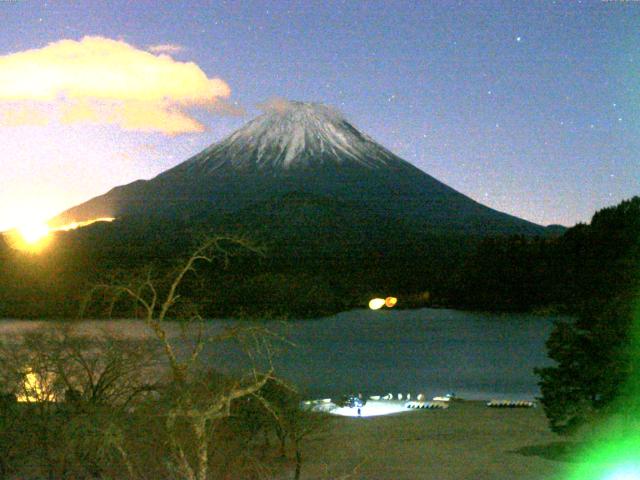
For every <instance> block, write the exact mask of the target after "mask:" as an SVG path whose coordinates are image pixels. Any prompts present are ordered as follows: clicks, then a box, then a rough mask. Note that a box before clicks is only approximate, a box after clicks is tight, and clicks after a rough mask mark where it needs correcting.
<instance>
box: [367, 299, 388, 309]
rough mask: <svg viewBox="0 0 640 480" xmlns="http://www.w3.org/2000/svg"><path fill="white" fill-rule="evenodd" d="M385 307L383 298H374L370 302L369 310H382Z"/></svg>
mask: <svg viewBox="0 0 640 480" xmlns="http://www.w3.org/2000/svg"><path fill="white" fill-rule="evenodd" d="M384 305H385V301H384V299H383V298H374V299H372V300H371V301H370V302H369V308H370V309H371V310H380V309H381V308H382V307H384Z"/></svg>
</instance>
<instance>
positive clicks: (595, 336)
mask: <svg viewBox="0 0 640 480" xmlns="http://www.w3.org/2000/svg"><path fill="white" fill-rule="evenodd" d="M639 247H640V198H638V197H635V198H634V199H632V200H630V201H626V202H622V203H621V204H620V205H618V206H617V207H613V208H607V209H604V210H601V211H599V212H598V213H596V215H594V217H593V220H592V222H591V225H589V226H579V227H576V228H575V229H572V230H570V231H569V232H567V234H566V235H565V236H564V237H563V238H562V240H561V243H560V249H561V251H563V252H565V253H570V252H573V253H574V255H573V257H572V258H571V260H570V261H569V262H568V263H567V264H568V265H570V266H571V267H572V268H571V269H570V274H571V275H572V277H573V279H574V282H573V283H570V284H567V286H566V288H567V290H568V291H571V292H572V300H573V301H575V302H579V304H578V306H577V310H578V315H577V320H575V321H572V322H568V321H565V322H559V323H557V324H556V326H555V328H554V330H553V332H552V334H551V336H550V338H549V340H548V342H547V349H548V352H549V357H550V358H552V359H553V360H555V361H556V362H557V366H554V367H549V368H541V369H537V370H536V373H537V374H538V375H539V376H540V378H541V381H540V387H541V391H542V399H541V401H542V404H543V406H544V408H545V413H546V414H547V417H548V418H549V422H550V425H551V428H552V429H553V430H554V431H557V432H560V433H571V432H574V431H575V429H576V428H577V427H579V426H580V425H583V424H585V423H587V422H589V421H591V420H593V419H594V418H595V417H597V416H599V415H601V414H603V413H606V412H607V411H608V407H610V406H611V405H612V402H613V401H614V400H615V399H617V398H618V397H619V396H620V395H621V393H622V390H621V389H622V388H623V387H624V385H625V382H626V381H627V380H628V379H629V375H630V373H631V372H633V371H634V370H637V361H638V360H637V359H636V358H635V357H634V353H635V354H636V355H637V350H632V343H631V342H632V340H633V336H632V327H633V325H634V309H635V308H636V307H637V305H638V299H639V298H638V287H639V285H640V282H639V281H638V279H639V268H638V266H639V265H640V248H639Z"/></svg>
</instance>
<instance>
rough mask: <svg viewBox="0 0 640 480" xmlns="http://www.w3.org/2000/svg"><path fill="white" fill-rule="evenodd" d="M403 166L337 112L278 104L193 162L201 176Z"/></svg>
mask: <svg viewBox="0 0 640 480" xmlns="http://www.w3.org/2000/svg"><path fill="white" fill-rule="evenodd" d="M398 161H399V162H402V163H404V161H402V160H400V159H399V158H398V157H396V156H395V155H394V154H393V153H391V152H389V151H388V150H386V149H385V148H383V147H382V146H380V145H378V144H377V143H376V142H374V141H373V140H372V139H371V138H369V137H368V136H367V135H364V134H363V133H361V132H359V131H358V130H357V129H356V128H355V127H354V126H353V125H351V124H350V123H349V122H348V121H347V120H346V119H345V118H344V117H343V116H342V115H341V114H340V113H339V112H338V111H337V110H335V109H333V108H330V107H327V106H325V105H322V104H318V103H305V102H294V101H285V100H279V101H277V102H272V103H270V104H269V105H268V106H267V107H266V108H265V112H264V113H263V114H262V115H260V116H259V117H257V118H255V119H254V120H252V121H250V122H249V123H247V125H245V126H244V127H243V128H241V129H240V130H238V131H236V132H235V133H233V134H231V135H230V136H229V137H227V138H225V139H224V140H222V141H220V142H218V143H216V144H214V145H212V146H210V147H209V148H207V149H206V150H204V151H203V152H201V153H200V154H198V155H196V156H195V157H193V158H191V159H190V160H189V161H188V162H187V163H186V165H185V167H187V168H189V169H192V168H195V169H197V170H199V171H213V170H217V169H218V168H220V167H221V166H223V165H226V166H232V167H236V168H258V169H284V170H288V169H291V168H307V167H314V166H318V165H321V164H336V165H342V164H345V163H349V164H356V165H359V166H363V167H367V168H373V169H377V168H383V167H385V166H389V165H390V164H392V163H397V162H398Z"/></svg>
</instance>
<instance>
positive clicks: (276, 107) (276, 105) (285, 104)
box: [256, 97, 291, 113]
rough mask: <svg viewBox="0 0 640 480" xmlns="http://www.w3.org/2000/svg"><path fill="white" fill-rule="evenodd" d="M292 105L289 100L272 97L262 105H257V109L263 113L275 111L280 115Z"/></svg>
mask: <svg viewBox="0 0 640 480" xmlns="http://www.w3.org/2000/svg"><path fill="white" fill-rule="evenodd" d="M290 105H291V101H289V100H287V99H286V98H282V97H271V98H269V99H268V100H266V101H264V102H262V103H258V104H256V107H258V108H259V109H260V110H262V111H263V112H274V111H275V112H278V113H283V112H285V111H286V110H287V109H288V108H289V106H290Z"/></svg>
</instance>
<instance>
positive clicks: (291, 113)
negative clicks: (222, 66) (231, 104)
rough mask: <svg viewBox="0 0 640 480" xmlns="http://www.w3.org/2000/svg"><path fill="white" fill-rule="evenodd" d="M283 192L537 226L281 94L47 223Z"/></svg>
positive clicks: (440, 221)
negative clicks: (233, 125) (204, 141)
mask: <svg viewBox="0 0 640 480" xmlns="http://www.w3.org/2000/svg"><path fill="white" fill-rule="evenodd" d="M290 194H296V195H298V194H300V195H310V196H313V198H318V197H323V198H326V199H329V200H331V201H336V202H339V205H342V206H343V208H347V209H353V210H358V211H366V212H369V213H371V214H373V215H380V216H384V217H387V218H391V219H398V220H399V221H402V222H404V223H406V224H412V225H414V226H417V227H419V228H420V229H422V230H424V231H426V232H429V233H438V232H448V233H464V234H474V235H487V234H495V233H500V234H540V233H542V232H543V231H544V228H543V227H541V226H539V225H536V224H533V223H530V222H528V221H525V220H523V219H520V218H517V217H514V216H511V215H508V214H505V213H502V212H498V211H496V210H493V209H491V208H489V207H486V206H484V205H482V204H480V203H478V202H476V201H474V200H472V199H471V198H469V197H467V196H465V195H463V194H462V193H460V192H458V191H456V190H454V189H452V188H451V187H448V186H447V185H445V184H444V183H442V182H439V181H438V180H436V179H435V178H433V177H431V176H430V175H428V174H427V173H425V172H423V171H422V170H420V169H418V168H416V167H414V166H413V165H412V164H410V163H409V162H407V161H405V160H403V159H401V158H399V157H398V156H397V155H395V154H393V153H392V152H391V151H389V150H387V149H386V148H384V147H383V146H381V145H379V144H378V143H376V142H375V141H374V140H373V139H372V138H370V137H369V136H367V135H366V134H364V133H362V132H360V131H359V130H358V129H357V128H356V127H354V126H353V125H352V124H351V123H349V121H348V120H347V119H345V118H344V116H342V115H341V114H340V113H339V112H338V111H337V110H335V109H333V108H331V107H328V106H325V105H322V104H317V103H305V102H295V101H284V100H283V101H278V102H276V103H275V104H273V105H271V106H270V108H268V109H267V111H265V113H263V114H262V115H260V116H258V117H256V118H255V119H253V120H251V121H250V122H248V123H247V124H246V125H245V126H244V127H242V128H240V129H239V130H237V131H236V132H234V133H232V134H231V135H229V136H228V137H227V138H225V139H223V140H221V141H220V142H217V143H214V144H213V145H211V146H210V147H208V148H206V149H205V150H203V151H202V152H200V153H198V154H197V155H195V156H193V157H192V158H190V159H188V160H186V161H185V162H183V163H181V164H179V165H177V166H176V167H174V168H172V169H170V170H167V171H165V172H163V173H161V174H160V175H158V176H157V177H155V178H153V179H151V180H138V181H136V182H133V183H131V184H128V185H124V186H120V187H116V188H114V189H113V190H111V191H109V192H108V193H106V194H104V195H102V196H99V197H96V198H94V199H92V200H89V201H88V202H86V203H83V204H81V205H79V206H77V207H74V208H71V209H70V210H67V211H66V212H64V213H62V214H61V215H60V216H58V217H56V219H54V220H53V221H52V223H53V224H54V225H63V224H68V223H71V222H82V221H86V220H89V219H92V218H99V217H117V218H120V217H135V216H140V215H146V216H154V217H156V218H166V219H171V218H181V219H184V218H198V217H201V216H203V215H211V214H212V213H224V214H233V212H237V211H241V210H242V209H246V208H247V207H251V206H252V205H256V204H259V203H260V202H269V201H274V200H277V199H278V198H282V197H283V196H285V197H286V196H287V195H290Z"/></svg>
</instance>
